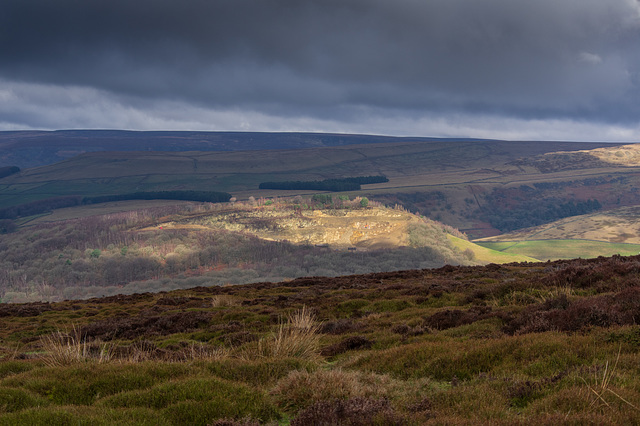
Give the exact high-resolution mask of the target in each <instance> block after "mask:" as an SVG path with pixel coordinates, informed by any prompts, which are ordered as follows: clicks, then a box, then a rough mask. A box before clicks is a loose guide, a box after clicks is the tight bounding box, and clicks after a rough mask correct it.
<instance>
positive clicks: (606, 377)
mask: <svg viewBox="0 0 640 426" xmlns="http://www.w3.org/2000/svg"><path fill="white" fill-rule="evenodd" d="M621 349H622V347H620V349H618V356H617V358H616V362H615V364H613V367H612V368H611V369H609V361H607V362H606V363H605V366H604V371H603V372H602V378H600V377H598V375H597V374H596V375H595V379H594V383H593V386H592V385H591V384H589V383H587V381H586V380H584V379H582V381H583V382H584V384H585V385H586V386H587V388H588V389H589V391H590V392H591V393H592V394H593V395H595V397H594V398H593V401H591V404H589V408H592V407H596V408H602V407H607V408H611V404H610V403H609V402H607V399H605V395H613V396H614V397H615V398H617V399H618V400H619V401H622V402H624V403H625V404H626V405H627V406H628V407H629V408H630V409H634V410H638V407H636V406H635V405H633V404H632V403H630V402H629V401H627V400H626V399H625V398H623V397H622V396H620V394H618V393H617V392H615V391H614V390H613V389H612V388H611V380H612V379H613V377H614V376H615V373H616V368H617V367H618V361H620V351H621ZM593 395H592V396H593Z"/></svg>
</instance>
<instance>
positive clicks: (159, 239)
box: [0, 196, 532, 302]
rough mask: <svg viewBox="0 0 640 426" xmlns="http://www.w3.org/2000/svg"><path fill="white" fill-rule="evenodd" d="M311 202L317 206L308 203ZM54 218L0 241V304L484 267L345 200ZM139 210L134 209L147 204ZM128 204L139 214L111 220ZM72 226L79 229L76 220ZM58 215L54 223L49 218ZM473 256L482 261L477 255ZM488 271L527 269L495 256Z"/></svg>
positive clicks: (414, 219)
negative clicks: (504, 266) (500, 266)
mask: <svg viewBox="0 0 640 426" xmlns="http://www.w3.org/2000/svg"><path fill="white" fill-rule="evenodd" d="M315 198H317V197H315ZM315 198H314V197H307V198H302V197H300V198H295V199H291V200H276V201H275V202H274V201H273V200H264V199H263V200H258V201H255V202H253V203H240V202H237V203H235V204H233V205H231V204H230V203H225V204H209V203H186V204H185V203H182V204H175V205H164V206H160V207H150V208H147V209H141V205H137V202H119V203H107V204H104V205H101V208H103V209H105V210H111V209H113V210H112V211H114V213H110V214H106V215H96V216H91V215H89V216H87V215H86V214H87V213H89V214H95V213H96V210H95V208H94V207H95V206H86V207H85V206H82V207H75V208H69V209H62V210H59V211H57V212H56V214H57V215H59V217H60V216H62V217H64V218H66V220H62V221H53V222H47V221H48V220H51V217H49V216H43V217H40V218H38V219H35V220H33V221H31V222H29V223H27V224H25V225H24V226H23V227H22V228H21V229H19V230H17V231H16V232H13V233H10V234H6V235H3V238H2V240H0V298H1V300H2V301H4V302H24V301H38V300H48V301H54V300H62V299H72V298H73V299H78V298H88V297H95V296H103V295H115V294H131V293H135V292H144V291H166V290H172V289H177V288H186V287H193V286H198V285H208V286H213V285H224V284H243V283H249V282H256V281H281V280H285V279H292V278H296V277H301V276H314V275H315V276H337V275H347V274H357V273H366V272H382V271H391V270H399V269H412V268H426V267H438V266H442V265H445V264H456V265H457V264H467V265H468V264H478V263H486V262H487V260H485V259H484V258H483V257H482V256H480V255H479V258H478V259H476V250H478V251H482V250H484V249H482V248H480V247H479V246H476V245H475V244H472V243H468V242H467V243H466V244H467V245H466V246H465V247H461V248H458V247H456V245H455V244H452V242H451V240H450V239H449V238H448V237H447V236H448V235H450V234H454V235H457V236H458V237H461V236H462V235H461V234H460V233H459V232H458V231H456V230H455V229H453V228H451V227H447V226H445V225H443V224H442V223H438V222H434V221H431V220H428V219H424V218H420V217H418V216H415V215H413V214H410V213H408V212H406V211H403V210H402V209H389V208H384V207H382V206H379V205H375V203H373V202H372V203H371V205H367V206H366V207H363V205H364V204H367V203H363V200H362V199H354V200H348V199H345V198H344V197H342V198H336V199H335V200H333V199H332V198H331V197H326V196H323V197H320V199H321V200H322V201H316V200H315ZM147 203H149V202H144V203H143V204H142V205H148V204H147ZM124 204H129V205H130V206H131V207H130V208H134V207H136V205H137V207H138V210H134V211H124V212H120V213H117V212H115V211H116V210H117V209H118V208H122V206H123V205H124ZM74 215H75V217H76V218H73V217H74ZM52 216H55V215H52ZM478 253H479V252H478ZM494 254H495V256H493V257H492V259H491V261H493V262H512V261H525V260H532V259H530V258H527V257H524V256H513V255H504V254H501V253H498V252H494Z"/></svg>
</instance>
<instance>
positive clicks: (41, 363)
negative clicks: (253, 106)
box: [0, 256, 640, 425]
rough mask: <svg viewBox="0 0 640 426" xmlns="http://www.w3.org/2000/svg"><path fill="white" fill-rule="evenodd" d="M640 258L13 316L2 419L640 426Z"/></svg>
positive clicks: (1, 334) (140, 299)
mask: <svg viewBox="0 0 640 426" xmlns="http://www.w3.org/2000/svg"><path fill="white" fill-rule="evenodd" d="M639 272H640V257H619V256H616V257H613V258H599V259H592V260H574V261H559V262H554V263H539V264H532V263H528V264H511V265H503V266H498V265H495V264H492V265H488V266H485V267H452V266H447V267H444V268H440V269H435V270H415V271H405V272H392V273H379V274H370V275H364V276H347V277H337V278H305V279H297V280H293V281H290V282H286V283H279V284H272V283H260V284H251V285H242V286H228V287H199V288H193V289H189V290H179V291H174V292H171V293H161V294H150V293H147V294H136V295H129V296H114V297H109V298H102V299H91V300H86V301H65V302H60V303H53V304H49V303H34V304H24V305H19V304H3V305H0V323H1V325H2V326H1V327H0V354H1V355H2V360H1V361H0V405H1V407H2V410H1V414H0V424H17V423H19V424H68V423H78V424H113V423H114V422H123V423H127V424H202V425H205V424H218V425H223V424H224V425H234V424H235V425H254V424H276V423H279V424H292V425H306V424H354V425H356V424H357V425H361V424H397V425H400V424H478V423H485V424H489V423H491V424H514V423H526V424H585V423H587V424H636V423H638V422H639V421H640V409H639V408H638V407H640V379H639V377H640V376H638V374H637V371H638V370H637V369H638V367H637V358H638V351H639V349H640V328H639V327H638V325H637V323H638V312H640V287H639V284H640V282H639V281H638V277H639V274H638V273H639Z"/></svg>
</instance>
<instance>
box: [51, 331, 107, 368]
mask: <svg viewBox="0 0 640 426" xmlns="http://www.w3.org/2000/svg"><path fill="white" fill-rule="evenodd" d="M40 343H41V346H42V349H43V350H44V351H45V356H44V358H43V360H44V362H45V364H47V365H49V366H64V365H71V364H75V363H79V362H86V361H96V362H98V363H103V362H109V361H111V360H112V358H113V355H114V348H115V347H114V345H112V344H108V343H94V344H93V345H89V344H88V343H87V341H86V338H84V337H83V336H82V335H81V334H80V331H79V329H77V328H76V327H75V326H74V327H73V330H72V332H71V333H64V332H62V331H60V330H58V331H56V332H54V333H51V334H49V335H47V336H44V337H42V338H41V339H40Z"/></svg>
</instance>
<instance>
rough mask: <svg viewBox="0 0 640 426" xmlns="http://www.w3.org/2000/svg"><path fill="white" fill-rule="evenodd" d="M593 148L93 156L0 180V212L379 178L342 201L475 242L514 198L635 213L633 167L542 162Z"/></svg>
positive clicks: (581, 158)
mask: <svg viewBox="0 0 640 426" xmlns="http://www.w3.org/2000/svg"><path fill="white" fill-rule="evenodd" d="M602 146H608V147H611V146H610V145H604V144H600V145H598V144H584V143H560V142H504V141H411V140H409V141H406V140H400V141H396V142H394V143H384V142H380V143H375V144H364V145H362V144H359V145H344V146H336V147H320V148H307V149H296V150H266V151H237V152H171V153H168V152H155V151H152V152H93V153H85V154H81V155H78V156H75V157H73V158H70V159H68V160H65V161H62V162H58V163H56V164H52V165H49V166H43V167H37V168H32V169H27V170H23V171H21V172H20V173H18V174H14V175H11V176H8V177H5V178H3V179H1V180H0V207H7V206H11V205H16V204H21V203H25V202H30V201H34V200H41V199H46V198H51V197H60V196H69V195H80V196H87V195H108V194H117V193H126V192H138V191H163V190H213V191H225V192H229V193H232V194H233V195H234V196H236V197H237V198H238V199H248V198H249V197H258V198H259V197H273V196H291V195H296V194H309V193H310V192H309V191H307V192H305V191H283V190H280V191H279V190H258V189H257V188H258V185H259V184H260V183H261V182H265V181H296V180H323V179H330V178H340V177H352V176H369V175H384V176H386V177H387V178H388V179H389V182H386V183H381V184H374V185H365V186H363V188H362V190H361V191H359V192H351V193H349V195H351V196H357V195H359V196H363V195H365V196H367V197H369V198H374V199H378V200H380V201H382V202H384V203H386V204H389V205H393V204H395V203H398V204H402V205H404V206H405V207H407V208H410V209H411V210H412V211H414V212H419V213H420V214H422V215H424V216H428V217H430V218H432V219H436V220H441V221H443V222H445V223H447V224H450V225H451V226H454V227H457V228H459V229H462V230H464V231H465V232H466V233H468V234H469V235H472V236H474V237H481V236H487V235H493V234H496V233H499V232H504V231H505V229H501V227H502V225H501V224H504V223H505V221H504V219H505V218H504V217H502V216H504V215H505V214H506V213H508V211H510V210H517V209H518V208H521V209H524V210H527V209H528V207H527V206H519V205H518V198H521V199H522V198H527V200H529V201H536V202H537V204H538V205H541V204H542V203H541V201H543V200H551V201H552V202H555V200H556V199H558V200H559V199H563V200H575V201H577V202H580V201H585V200H589V199H597V200H599V202H600V203H601V204H602V206H604V207H605V208H612V207H619V206H621V205H630V204H638V203H640V195H638V194H636V193H635V192H633V191H631V189H632V188H633V187H635V186H636V185H637V184H638V182H637V180H638V179H639V178H638V177H637V176H638V173H637V171H638V170H637V168H635V167H632V166H629V165H620V164H614V163H609V162H605V161H601V160H599V159H596V158H595V157H592V156H589V154H585V153H579V155H578V157H576V158H577V159H574V160H572V164H573V166H572V167H571V168H569V169H567V168H566V167H560V166H559V165H558V164H561V163H562V162H561V161H555V160H554V161H550V160H549V158H553V155H554V154H549V153H553V152H557V151H562V152H567V151H568V150H576V151H580V150H584V149H585V148H599V147H602ZM556 155H560V154H556ZM562 155H564V156H566V155H568V154H562ZM576 155H577V154H576ZM563 158H564V157H563ZM572 158H573V157H572ZM538 159H540V160H538ZM541 159H544V161H546V163H544V166H541V165H540V164H539V163H540V162H541V161H542V160H541ZM554 167H555V168H554ZM527 187H528V188H535V191H536V192H535V194H532V193H526V194H525V193H523V192H522V190H521V189H522V188H527ZM534 196H535V197H534ZM534 198H535V199H534ZM504 200H507V202H505V201H504ZM505 212H506V213H505ZM555 218H557V217H553V216H552V217H551V219H550V220H553V219H555ZM530 225H531V223H530V222H525V223H521V224H518V226H519V227H526V226H530Z"/></svg>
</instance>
